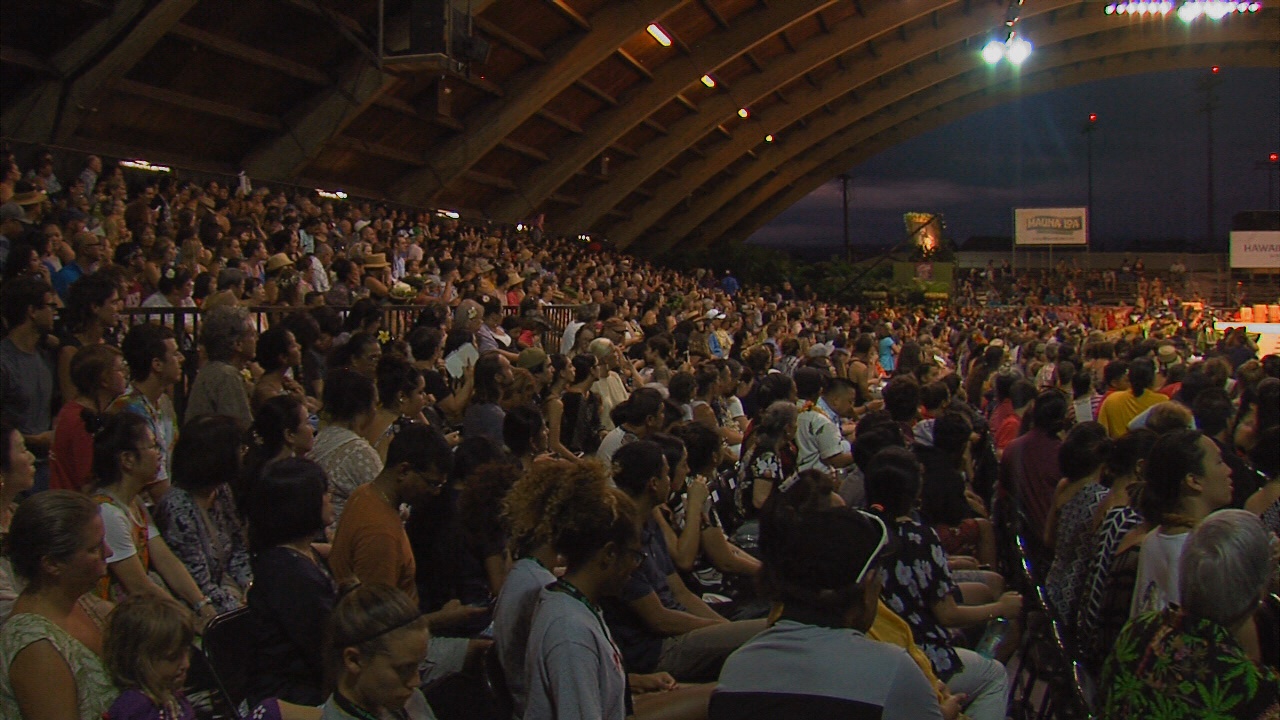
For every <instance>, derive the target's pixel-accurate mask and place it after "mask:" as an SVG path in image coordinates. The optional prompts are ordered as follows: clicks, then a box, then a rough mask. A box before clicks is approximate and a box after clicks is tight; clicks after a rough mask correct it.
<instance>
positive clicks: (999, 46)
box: [982, 40, 1004, 65]
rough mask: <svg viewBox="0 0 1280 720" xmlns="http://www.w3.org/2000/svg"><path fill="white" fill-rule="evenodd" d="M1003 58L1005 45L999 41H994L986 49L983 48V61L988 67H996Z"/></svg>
mask: <svg viewBox="0 0 1280 720" xmlns="http://www.w3.org/2000/svg"><path fill="white" fill-rule="evenodd" d="M1003 57H1004V43H1002V42H1000V41H999V40H992V41H991V42H989V43H987V45H986V47H984V48H982V59H983V60H985V61H986V63H987V64H988V65H995V64H996V63H998V62H1000V59H1001V58H1003Z"/></svg>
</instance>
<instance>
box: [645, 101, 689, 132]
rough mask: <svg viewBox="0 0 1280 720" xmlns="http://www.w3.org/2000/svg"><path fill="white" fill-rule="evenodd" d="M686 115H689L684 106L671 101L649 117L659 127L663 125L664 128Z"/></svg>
mask: <svg viewBox="0 0 1280 720" xmlns="http://www.w3.org/2000/svg"><path fill="white" fill-rule="evenodd" d="M688 114H689V110H688V108H686V107H685V106H684V105H681V104H680V103H679V101H676V100H672V101H671V102H669V103H667V104H666V105H663V106H662V107H661V108H659V109H658V111H657V112H655V113H654V114H653V115H651V116H650V117H651V118H653V119H654V120H656V121H657V122H658V123H659V124H660V125H663V126H665V127H671V124H672V123H674V122H675V121H677V120H679V119H680V118H682V117H684V116H686V115H688Z"/></svg>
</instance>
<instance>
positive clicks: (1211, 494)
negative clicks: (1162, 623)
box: [1129, 430, 1231, 618]
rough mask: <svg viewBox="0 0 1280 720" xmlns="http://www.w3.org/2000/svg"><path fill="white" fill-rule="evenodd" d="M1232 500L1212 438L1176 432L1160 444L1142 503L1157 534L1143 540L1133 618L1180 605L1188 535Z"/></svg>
mask: <svg viewBox="0 0 1280 720" xmlns="http://www.w3.org/2000/svg"><path fill="white" fill-rule="evenodd" d="M1230 502H1231V468H1230V467H1229V466H1228V465H1227V464H1226V463H1225V462H1223V460H1222V452H1221V450H1219V449H1218V446H1217V444H1215V443H1214V442H1213V440H1212V439H1210V438H1208V437H1206V436H1205V435H1204V434H1202V433H1201V432H1200V431H1199V430H1178V431H1175V432H1171V433H1169V434H1168V435H1165V436H1164V437H1161V438H1160V439H1159V440H1157V441H1156V444H1155V446H1154V447H1152V448H1151V457H1150V459H1149V460H1148V461H1147V484H1146V487H1145V488H1144V489H1143V491H1142V502H1141V503H1140V504H1141V507H1142V514H1143V515H1144V516H1145V517H1146V520H1147V522H1148V523H1150V524H1151V526H1152V528H1153V530H1152V531H1151V532H1150V533H1148V534H1147V536H1146V537H1145V538H1144V539H1143V540H1142V546H1141V547H1142V549H1141V551H1140V552H1139V556H1138V570H1137V579H1136V581H1135V583H1134V588H1133V600H1132V601H1131V603H1130V605H1129V617H1130V618H1134V617H1137V616H1138V615H1141V614H1142V613H1146V612H1152V611H1155V610H1163V609H1164V608H1165V607H1166V606H1168V605H1169V604H1170V603H1178V602H1181V601H1180V600H1179V588H1180V587H1181V584H1180V583H1179V582H1178V558H1179V557H1180V556H1181V555H1182V545H1183V543H1184V542H1186V539H1187V534H1188V533H1189V532H1190V531H1191V530H1192V528H1194V527H1195V526H1196V525H1198V524H1199V523H1200V521H1201V520H1203V519H1204V518H1206V517H1208V515H1209V513H1211V512H1213V511H1214V510H1217V509H1218V508H1221V507H1225V506H1226V505H1227V504H1228V503H1230Z"/></svg>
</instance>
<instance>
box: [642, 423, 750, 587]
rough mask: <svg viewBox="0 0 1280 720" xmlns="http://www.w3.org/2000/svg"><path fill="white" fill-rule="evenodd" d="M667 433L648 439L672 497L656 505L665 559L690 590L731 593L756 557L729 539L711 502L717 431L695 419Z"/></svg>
mask: <svg viewBox="0 0 1280 720" xmlns="http://www.w3.org/2000/svg"><path fill="white" fill-rule="evenodd" d="M671 433H672V434H671V435H666V434H659V435H656V436H654V440H655V441H656V442H657V443H658V444H659V445H661V446H662V449H663V453H664V454H665V455H666V457H667V464H668V465H669V466H670V467H672V468H675V469H674V470H673V471H672V474H671V487H672V499H671V500H670V501H669V502H668V503H667V504H664V505H662V506H660V509H664V510H665V509H669V510H670V518H669V522H668V518H667V517H666V516H665V515H664V517H663V525H662V531H663V534H664V536H665V537H666V540H667V547H668V548H669V549H671V551H672V552H671V559H672V561H673V562H674V563H675V565H676V568H677V569H678V570H680V572H681V573H684V574H685V576H686V578H687V579H688V581H689V584H691V585H692V586H693V587H694V588H695V589H696V590H701V591H703V592H716V593H720V594H723V595H729V596H731V597H735V599H738V598H737V597H736V593H735V592H734V591H733V589H732V588H733V587H734V586H735V582H736V581H740V580H742V579H744V578H745V579H746V580H747V584H750V582H751V580H750V578H751V577H752V576H754V575H755V574H756V571H758V570H759V569H760V561H759V560H757V559H755V558H754V557H752V556H751V555H750V554H748V553H747V552H745V551H744V550H742V549H741V548H739V547H737V546H736V545H734V544H733V543H731V542H729V539H728V538H727V537H725V534H724V522H723V521H722V520H721V519H720V513H719V511H718V510H717V508H716V507H715V503H714V501H712V500H711V490H712V487H713V486H715V487H716V489H717V491H718V492H720V491H722V490H720V488H719V486H718V484H717V483H716V465H717V463H718V461H719V460H720V458H721V457H722V454H721V453H722V452H723V449H724V439H723V437H722V436H721V434H720V432H719V431H718V430H715V429H713V428H710V427H707V426H706V425H704V424H702V423H700V422H697V421H692V420H691V421H686V422H682V423H679V424H677V425H675V426H674V427H672V429H671Z"/></svg>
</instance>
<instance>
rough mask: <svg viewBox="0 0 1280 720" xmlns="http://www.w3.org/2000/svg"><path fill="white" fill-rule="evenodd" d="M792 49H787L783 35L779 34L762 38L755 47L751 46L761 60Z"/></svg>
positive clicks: (753, 52)
mask: <svg viewBox="0 0 1280 720" xmlns="http://www.w3.org/2000/svg"><path fill="white" fill-rule="evenodd" d="M790 52H791V51H790V50H788V49H787V45H786V43H784V42H782V36H781V35H778V34H774V35H770V36H769V37H768V38H766V39H764V40H761V41H760V42H759V43H758V44H756V46H755V47H753V48H751V54H752V55H754V56H755V58H756V59H757V60H759V61H761V62H764V61H766V60H770V59H772V58H776V57H778V56H779V55H786V54H788V53H790Z"/></svg>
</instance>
